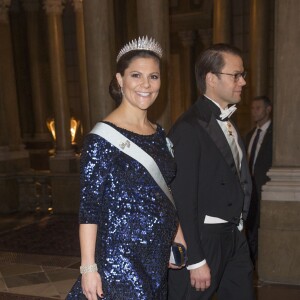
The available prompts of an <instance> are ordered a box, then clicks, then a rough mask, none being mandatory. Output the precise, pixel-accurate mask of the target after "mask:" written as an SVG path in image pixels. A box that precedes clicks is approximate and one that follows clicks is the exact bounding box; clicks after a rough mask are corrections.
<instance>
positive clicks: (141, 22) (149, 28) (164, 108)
mask: <svg viewBox="0 0 300 300" xmlns="http://www.w3.org/2000/svg"><path fill="white" fill-rule="evenodd" d="M137 17H138V31H139V35H140V36H145V35H148V36H151V37H153V38H155V39H156V40H157V41H158V42H159V43H160V44H161V46H162V48H163V50H164V54H163V60H162V76H161V80H162V86H161V89H160V92H159V96H158V98H157V99H156V101H155V103H154V105H153V106H152V107H151V109H150V115H149V117H150V119H152V120H153V121H158V122H159V123H160V124H161V125H162V126H163V127H164V128H165V129H166V130H168V129H169V128H170V125H171V104H170V99H169V94H170V92H169V86H168V78H169V76H168V72H169V70H168V63H169V56H170V49H169V48H170V37H169V3H168V1H161V0H139V1H137Z"/></svg>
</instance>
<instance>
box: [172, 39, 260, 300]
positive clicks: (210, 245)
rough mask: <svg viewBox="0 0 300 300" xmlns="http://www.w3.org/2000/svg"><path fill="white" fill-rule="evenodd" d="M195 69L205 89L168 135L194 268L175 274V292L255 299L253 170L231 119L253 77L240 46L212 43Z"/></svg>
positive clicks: (177, 295)
mask: <svg viewBox="0 0 300 300" xmlns="http://www.w3.org/2000/svg"><path fill="white" fill-rule="evenodd" d="M195 71H196V80H197V85H198V88H199V90H200V94H201V96H200V97H199V99H198V100H197V101H196V102H195V104H194V105H192V106H191V108H190V109H189V110H188V111H186V112H185V113H184V114H183V115H182V116H181V117H180V118H179V120H178V121H177V122H176V123H175V125H174V126H173V127H172V129H171V131H170V134H169V137H170V139H171V140H172V142H173V144H174V151H175V159H176V163H177V175H176V178H175V180H174V182H173V183H172V191H173V194H174V198H175V202H176V207H177V210H178V214H179V219H180V222H181V225H182V229H183V233H184V237H185V240H186V242H187V251H188V265H187V268H184V269H182V270H176V271H170V273H169V299H170V300H181V299H188V300H195V299H197V300H200V299H201V300H204V299H212V297H213V295H214V293H215V292H217V294H218V300H241V299H243V300H252V299H253V297H254V296H253V287H252V273H253V266H252V263H251V260H250V255H249V248H248V244H247V241H246V238H245V236H244V234H243V233H242V232H241V231H240V230H241V228H242V219H244V220H245V219H246V217H247V213H248V208H249V204H250V196H251V177H250V174H249V169H248V164H247V157H246V153H245V150H244V147H243V143H242V140H241V138H240V135H239V134H238V132H237V130H236V127H235V126H234V125H233V124H232V122H230V121H229V120H227V119H228V116H229V115H230V113H232V111H233V109H234V107H231V108H228V106H229V105H232V104H237V103H239V102H240V100H241V92H242V88H243V86H244V85H245V84H246V82H245V76H246V73H245V71H244V67H243V61H242V58H241V53H240V51H239V50H238V49H237V48H235V47H232V46H230V45H226V44H216V45H213V46H212V47H210V48H209V49H207V50H205V51H204V52H203V53H202V54H201V55H200V57H199V58H198V60H197V62H196V67H195ZM238 227H239V229H240V230H239V229H238Z"/></svg>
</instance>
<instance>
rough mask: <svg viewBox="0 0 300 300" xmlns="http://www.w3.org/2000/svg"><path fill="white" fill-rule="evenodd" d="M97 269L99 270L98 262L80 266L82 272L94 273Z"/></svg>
mask: <svg viewBox="0 0 300 300" xmlns="http://www.w3.org/2000/svg"><path fill="white" fill-rule="evenodd" d="M97 271H98V268H97V264H92V265H87V266H80V274H85V273H92V272H97Z"/></svg>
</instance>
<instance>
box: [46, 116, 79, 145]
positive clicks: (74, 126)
mask: <svg viewBox="0 0 300 300" xmlns="http://www.w3.org/2000/svg"><path fill="white" fill-rule="evenodd" d="M47 127H48V130H49V131H50V133H51V135H52V138H53V140H54V141H56V133H55V122H54V118H50V119H48V120H47ZM79 127H80V121H79V120H77V119H75V118H74V117H71V119H70V133H71V143H72V145H75V144H76V142H75V139H76V134H77V132H78V129H79Z"/></svg>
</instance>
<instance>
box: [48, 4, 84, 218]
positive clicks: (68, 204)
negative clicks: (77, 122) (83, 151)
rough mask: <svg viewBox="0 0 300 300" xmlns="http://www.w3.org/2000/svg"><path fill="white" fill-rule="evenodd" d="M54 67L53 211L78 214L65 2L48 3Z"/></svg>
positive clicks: (51, 166) (76, 170) (76, 169)
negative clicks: (71, 125) (64, 14)
mask: <svg viewBox="0 0 300 300" xmlns="http://www.w3.org/2000/svg"><path fill="white" fill-rule="evenodd" d="M44 8H45V11H46V14H47V22H48V38H49V52H50V67H51V83H52V95H53V108H54V120H55V131H56V153H55V155H54V156H53V157H51V158H50V171H51V184H52V198H53V211H54V212H55V213H74V212H78V205H79V157H77V156H75V153H74V151H73V150H72V147H71V134H70V111H69V101H68V96H67V86H66V69H65V57H64V39H63V30H62V20H61V15H62V11H63V1H61V0H45V1H44Z"/></svg>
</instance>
